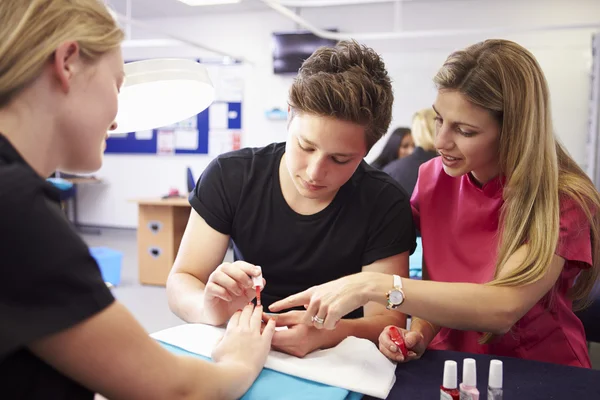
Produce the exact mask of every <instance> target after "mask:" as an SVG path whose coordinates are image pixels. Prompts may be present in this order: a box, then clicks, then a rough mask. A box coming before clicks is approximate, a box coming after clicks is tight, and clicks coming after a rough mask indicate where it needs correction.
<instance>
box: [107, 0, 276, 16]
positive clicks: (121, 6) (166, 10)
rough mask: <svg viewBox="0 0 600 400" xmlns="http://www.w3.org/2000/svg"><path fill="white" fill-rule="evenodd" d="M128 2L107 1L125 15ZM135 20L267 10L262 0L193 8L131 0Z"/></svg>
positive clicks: (173, 1)
mask: <svg viewBox="0 0 600 400" xmlns="http://www.w3.org/2000/svg"><path fill="white" fill-rule="evenodd" d="M127 1H128V0H106V2H107V3H108V4H109V5H110V6H112V7H113V8H114V9H115V11H117V12H118V13H120V14H123V15H125V14H126V12H127ZM130 1H131V16H132V17H133V18H134V19H149V18H174V17H189V16H193V15H200V14H203V15H206V14H208V13H232V12H248V11H258V10H266V9H268V7H267V6H266V5H264V4H263V3H262V2H261V1H260V0H243V1H242V2H241V3H239V4H223V5H215V6H198V7H192V6H189V5H187V4H184V3H182V2H180V1H178V0H130Z"/></svg>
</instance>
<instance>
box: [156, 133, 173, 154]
mask: <svg viewBox="0 0 600 400" xmlns="http://www.w3.org/2000/svg"><path fill="white" fill-rule="evenodd" d="M156 153H157V154H160V155H170V154H174V153H175V131H172V130H162V129H161V130H159V131H158V136H157V138H156Z"/></svg>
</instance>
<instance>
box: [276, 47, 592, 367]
mask: <svg viewBox="0 0 600 400" xmlns="http://www.w3.org/2000/svg"><path fill="white" fill-rule="evenodd" d="M434 82H435V84H436V86H437V89H438V94H437V97H436V99H435V104H434V106H433V107H434V109H435V112H436V125H437V133H436V139H435V147H436V149H437V150H438V152H439V153H440V157H437V158H434V159H433V160H431V161H429V162H427V163H425V164H423V165H422V166H421V169H420V171H419V179H418V182H417V186H416V188H415V191H414V193H413V195H412V199H411V204H412V209H413V216H414V219H415V222H416V224H417V226H418V227H419V228H420V230H421V234H422V240H423V255H424V258H423V276H424V278H425V279H424V280H423V281H419V280H413V279H405V278H401V277H398V278H393V277H392V276H390V275H386V274H380V273H370V272H362V273H359V274H355V275H352V276H348V277H345V278H341V279H338V280H336V281H333V282H329V283H326V284H324V285H320V286H317V287H314V288H311V289H309V290H307V291H305V292H303V293H300V294H297V295H294V296H291V297H290V298H288V299H284V300H282V301H280V302H278V303H276V304H273V305H271V311H273V312H277V311H280V310H283V309H285V308H287V307H293V306H295V305H307V311H306V315H305V320H304V322H305V323H306V324H312V325H313V326H315V327H317V328H320V329H323V328H325V329H333V328H334V327H335V324H336V323H337V321H338V320H339V318H340V315H343V314H345V313H347V312H349V311H351V310H353V309H355V308H356V307H360V306H362V305H363V304H365V303H368V302H376V303H379V304H388V306H389V307H390V308H394V309H396V310H397V311H399V312H402V313H405V314H409V315H411V316H413V317H414V319H413V321H412V324H411V327H410V331H406V330H403V329H402V333H403V335H404V340H405V343H406V346H407V348H409V349H410V353H409V355H408V358H404V357H403V356H402V355H401V354H400V353H398V349H397V347H396V346H395V345H393V343H392V341H391V340H390V336H389V329H385V330H384V331H383V332H382V334H381V336H380V338H379V348H380V350H381V351H382V352H383V353H384V354H385V355H386V356H388V357H389V358H390V359H392V360H397V361H406V360H412V359H416V358H419V357H420V356H421V355H422V354H423V352H424V351H425V350H426V349H427V348H431V349H441V350H457V351H463V352H469V353H483V354H491V355H501V356H510V357H517V358H524V359H529V360H538V361H545V362H552V363H558V364H564V365H572V366H578V367H586V368H590V358H589V355H588V349H587V344H586V338H585V332H584V329H583V325H582V323H581V321H580V320H579V318H577V316H576V315H575V314H574V312H573V308H574V306H575V308H581V307H584V306H586V305H587V304H588V302H589V300H590V294H591V293H592V288H593V287H594V284H595V283H596V281H597V280H598V273H599V270H600V236H599V233H600V232H599V230H600V217H599V215H598V211H599V209H600V195H599V194H598V191H597V189H596V188H595V187H594V185H593V183H592V182H591V180H590V179H589V177H588V176H587V175H586V174H585V172H584V171H583V170H582V169H581V168H580V167H579V166H578V165H577V163H576V162H575V160H573V159H572V158H571V157H570V156H569V155H568V153H567V152H566V150H565V149H564V147H563V146H562V145H561V144H560V143H559V142H558V140H557V139H556V138H555V135H554V129H553V127H552V118H551V113H550V109H551V105H550V96H549V90H548V84H547V82H546V78H545V77H544V73H543V72H542V69H541V68H540V66H539V64H538V62H537V61H536V59H535V57H534V56H533V55H532V54H531V53H530V52H529V51H527V50H526V49H525V48H523V47H521V46H520V45H518V44H517V43H514V42H511V41H507V40H486V41H484V42H481V43H477V44H475V45H472V46H470V47H467V48H466V49H464V50H460V51H457V52H454V53H452V54H451V55H450V56H449V57H448V58H447V60H446V62H445V63H444V65H443V66H442V67H441V69H440V70H439V71H438V73H437V75H436V76H435V78H434ZM314 316H316V317H317V318H319V320H325V323H324V324H319V325H318V326H317V325H314V323H313V322H312V319H313V317H314Z"/></svg>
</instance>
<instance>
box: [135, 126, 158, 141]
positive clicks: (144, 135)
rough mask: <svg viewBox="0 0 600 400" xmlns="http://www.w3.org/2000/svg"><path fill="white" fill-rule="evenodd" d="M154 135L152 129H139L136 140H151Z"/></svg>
mask: <svg viewBox="0 0 600 400" xmlns="http://www.w3.org/2000/svg"><path fill="white" fill-rule="evenodd" d="M153 137H154V131H153V130H152V129H149V130H146V131H139V132H136V133H135V139H136V140H151V139H152V138H153Z"/></svg>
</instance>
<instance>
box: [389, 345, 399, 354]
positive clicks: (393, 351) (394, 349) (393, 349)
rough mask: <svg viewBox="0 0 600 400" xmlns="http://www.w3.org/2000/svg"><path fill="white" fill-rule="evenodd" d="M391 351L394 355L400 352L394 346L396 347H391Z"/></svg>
mask: <svg viewBox="0 0 600 400" xmlns="http://www.w3.org/2000/svg"><path fill="white" fill-rule="evenodd" d="M390 351H391V352H392V353H395V352H397V351H398V348H397V347H396V346H394V345H391V346H390Z"/></svg>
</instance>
